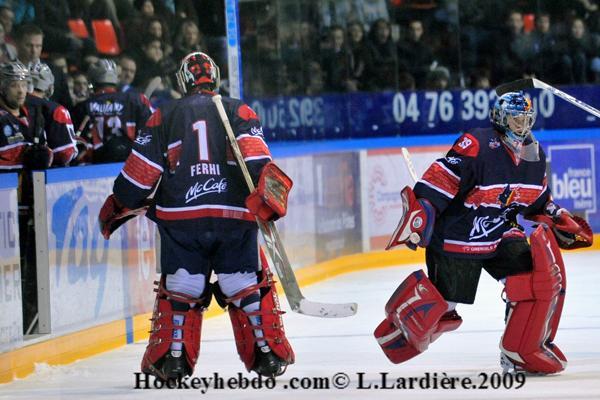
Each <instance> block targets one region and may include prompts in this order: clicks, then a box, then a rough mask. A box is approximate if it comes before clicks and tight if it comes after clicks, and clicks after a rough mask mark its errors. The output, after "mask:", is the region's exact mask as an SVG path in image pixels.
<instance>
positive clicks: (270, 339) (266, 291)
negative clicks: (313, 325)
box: [218, 249, 295, 373]
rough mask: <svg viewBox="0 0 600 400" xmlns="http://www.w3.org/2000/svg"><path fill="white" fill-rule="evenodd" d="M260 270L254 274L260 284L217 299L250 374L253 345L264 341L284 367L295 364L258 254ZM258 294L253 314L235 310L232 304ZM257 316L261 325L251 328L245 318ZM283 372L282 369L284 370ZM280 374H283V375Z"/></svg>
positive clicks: (269, 278) (265, 267)
mask: <svg viewBox="0 0 600 400" xmlns="http://www.w3.org/2000/svg"><path fill="white" fill-rule="evenodd" d="M260 257H261V264H262V270H261V271H258V272H257V275H258V280H259V283H257V284H256V285H252V286H250V287H248V288H246V289H244V290H242V291H241V292H239V293H237V294H236V295H235V296H232V297H229V298H225V297H224V296H223V295H222V294H220V295H219V297H220V298H218V300H219V303H220V304H221V305H222V306H227V309H228V312H229V317H230V319H231V325H232V327H233V334H234V337H235V343H236V347H237V351H238V354H239V356H240V359H241V360H242V362H243V363H244V365H245V367H246V369H247V370H248V371H251V370H253V369H254V368H255V362H256V351H257V350H258V348H257V347H256V342H257V341H258V340H264V341H265V342H267V344H268V345H269V348H270V349H271V351H272V352H273V353H275V355H277V357H278V358H279V359H280V360H281V361H282V362H283V363H284V364H286V365H289V364H293V363H294V360H295V355H294V351H293V350H292V346H291V345H290V343H289V342H288V340H287V337H286V335H285V329H284V327H283V319H282V317H281V316H282V314H284V312H283V311H281V307H280V305H279V297H278V295H277V290H276V288H275V281H274V280H273V274H272V273H271V271H270V269H269V265H268V263H267V260H266V258H265V255H264V253H263V251H262V249H261V251H260ZM256 290H259V291H260V297H261V299H260V309H259V310H258V311H254V312H245V311H244V310H243V309H241V308H239V307H236V306H235V305H234V304H233V302H234V301H236V300H238V299H242V298H244V297H246V296H248V295H249V294H251V293H253V292H255V291H256ZM250 316H258V317H260V320H261V323H260V324H259V325H258V326H257V325H253V324H251V323H250V320H249V318H248V317H250ZM258 329H259V330H262V332H263V337H262V338H257V337H256V336H255V334H254V331H255V330H258ZM284 370H285V369H284ZM282 373H283V371H282Z"/></svg>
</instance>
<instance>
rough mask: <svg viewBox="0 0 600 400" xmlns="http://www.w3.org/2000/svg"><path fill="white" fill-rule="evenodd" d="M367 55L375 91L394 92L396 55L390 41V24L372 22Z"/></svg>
mask: <svg viewBox="0 0 600 400" xmlns="http://www.w3.org/2000/svg"><path fill="white" fill-rule="evenodd" d="M369 55H370V57H371V60H372V62H373V74H372V77H371V78H372V79H371V85H372V87H373V89H375V90H395V89H396V87H397V80H398V55H397V50H396V44H395V43H394V41H393V40H392V36H391V27H390V23H389V22H388V21H387V20H385V19H378V20H376V21H375V22H373V24H372V26H371V30H370V31H369Z"/></svg>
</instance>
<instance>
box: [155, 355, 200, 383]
mask: <svg viewBox="0 0 600 400" xmlns="http://www.w3.org/2000/svg"><path fill="white" fill-rule="evenodd" d="M156 364H157V365H156V366H153V367H152V370H153V371H152V372H151V373H152V375H154V376H156V377H157V378H158V379H161V380H163V381H168V380H177V379H181V378H184V377H186V376H189V375H191V374H192V371H191V369H190V367H189V366H188V363H187V361H186V358H185V352H184V351H176V350H170V351H169V352H168V353H167V354H165V356H164V357H163V359H162V360H160V361H159V362H158V363H156Z"/></svg>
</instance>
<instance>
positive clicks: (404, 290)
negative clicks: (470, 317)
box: [374, 271, 462, 364]
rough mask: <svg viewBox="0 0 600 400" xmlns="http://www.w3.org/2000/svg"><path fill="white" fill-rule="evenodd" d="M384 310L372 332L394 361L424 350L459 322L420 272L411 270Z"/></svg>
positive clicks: (396, 361)
mask: <svg viewBox="0 0 600 400" xmlns="http://www.w3.org/2000/svg"><path fill="white" fill-rule="evenodd" d="M385 313H386V318H385V319H384V320H383V321H382V322H381V323H380V324H379V326H378V327H377V329H375V332H374V335H375V338H376V339H377V342H378V343H379V345H380V346H381V348H382V350H383V352H384V353H385V355H386V356H387V357H388V359H389V360H390V361H392V362H393V363H395V364H398V363H401V362H404V361H407V360H409V359H411V358H413V357H415V356H416V355H418V354H420V353H422V352H424V351H425V350H427V348H428V347H429V344H430V343H432V342H433V341H435V340H436V339H437V338H439V337H440V336H441V334H442V333H444V332H449V331H452V330H455V329H457V328H458V327H459V326H460V324H461V323H462V319H461V318H460V316H459V315H458V313H456V311H454V310H452V311H448V303H447V302H446V301H445V300H444V298H443V297H442V295H441V294H440V293H439V291H438V290H437V288H436V287H435V286H434V285H433V283H432V282H431V281H430V280H429V278H427V276H426V275H425V273H424V272H423V271H416V272H413V273H412V274H411V275H409V277H408V278H406V279H405V280H404V282H402V283H401V284H400V286H399V287H398V288H397V289H396V291H395V292H394V294H393V295H392V297H391V298H390V299H389V300H388V302H387V304H386V306H385Z"/></svg>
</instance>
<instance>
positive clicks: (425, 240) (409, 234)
mask: <svg viewBox="0 0 600 400" xmlns="http://www.w3.org/2000/svg"><path fill="white" fill-rule="evenodd" d="M400 195H401V196H402V209H403V211H404V213H403V215H402V218H400V222H398V227H397V228H396V230H395V231H394V233H393V234H392V237H391V238H390V241H389V242H388V245H387V246H386V248H385V249H386V250H389V249H391V248H392V247H396V246H399V245H401V244H405V245H406V246H408V248H410V249H411V250H416V249H417V246H419V247H427V245H429V241H430V240H431V235H432V234H433V225H434V222H435V208H434V207H433V206H432V205H431V203H430V202H429V201H428V200H426V199H417V198H416V196H415V193H414V192H413V190H412V189H411V188H410V187H409V186H406V187H405V188H404V189H402V192H401V193H400Z"/></svg>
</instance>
